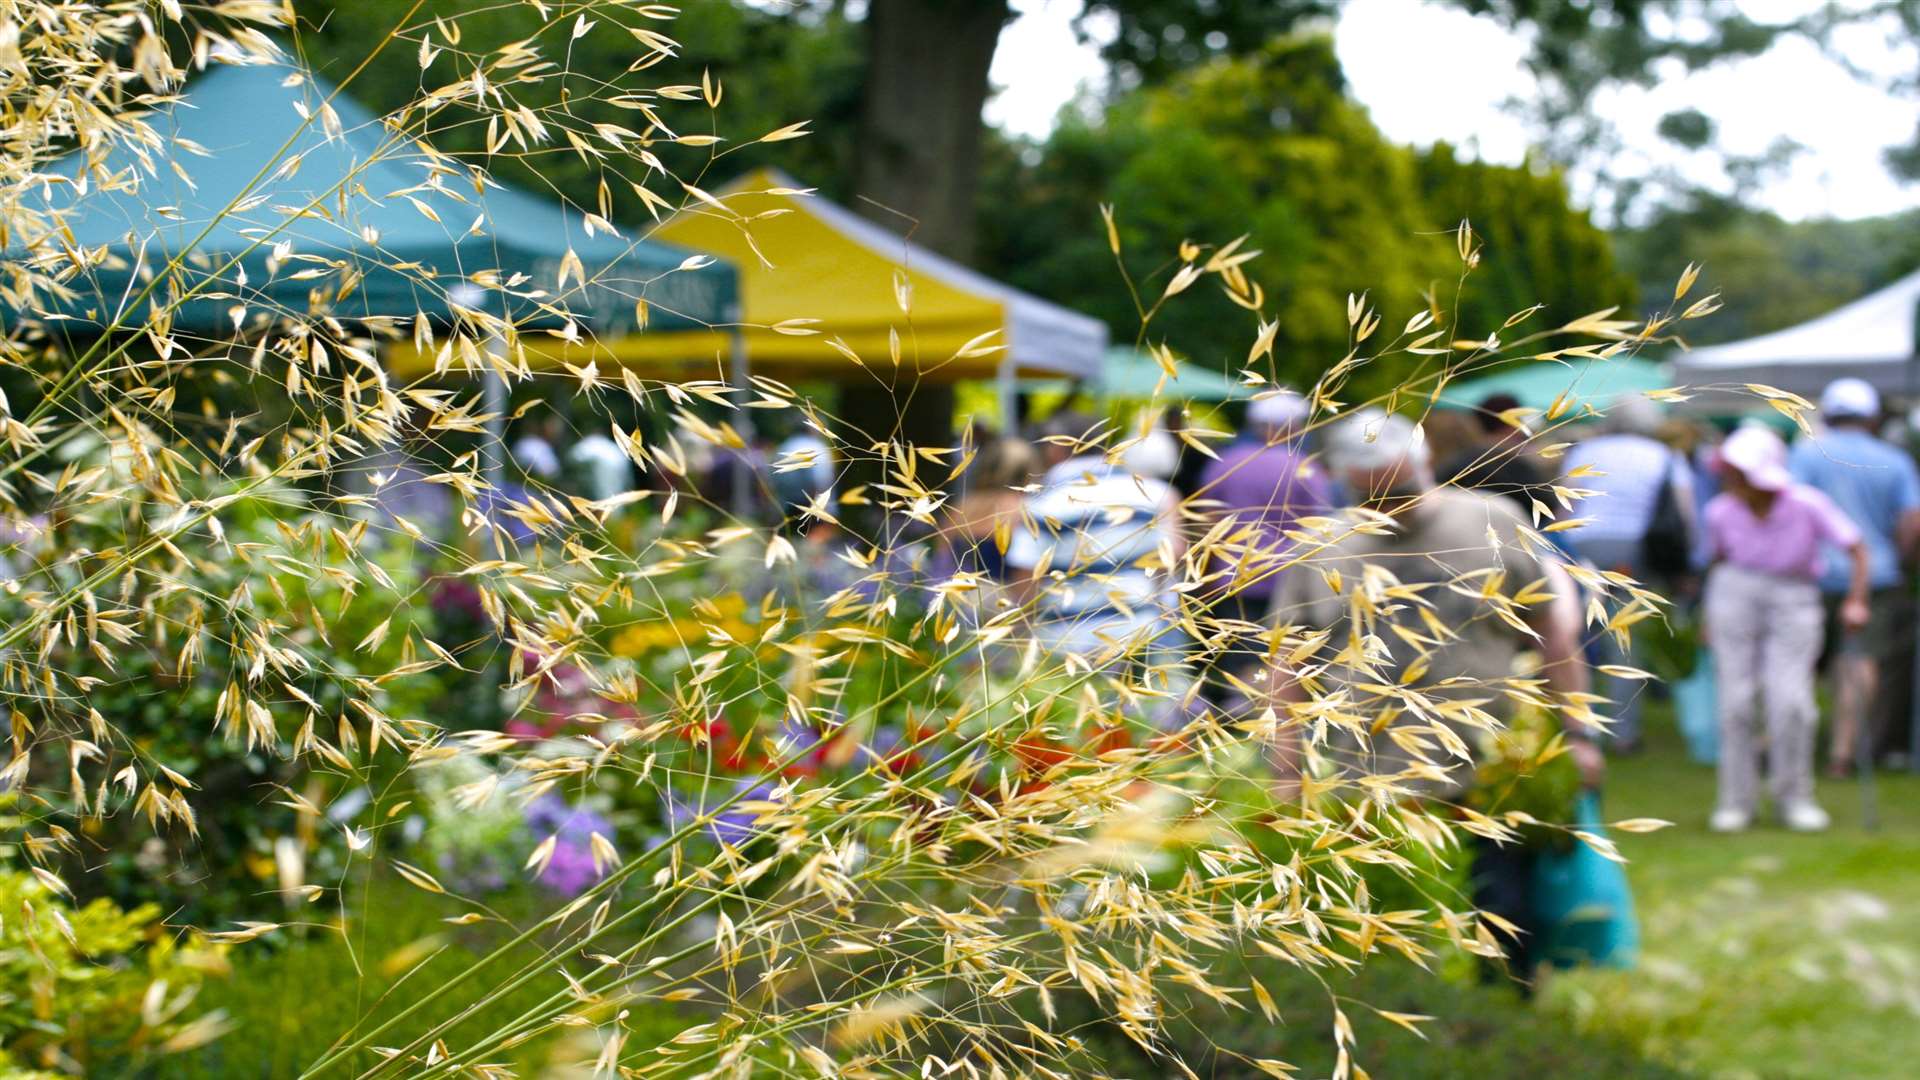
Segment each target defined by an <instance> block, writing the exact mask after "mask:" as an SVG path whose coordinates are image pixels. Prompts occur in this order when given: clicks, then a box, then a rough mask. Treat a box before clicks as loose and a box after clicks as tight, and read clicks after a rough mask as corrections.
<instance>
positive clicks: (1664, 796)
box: [1545, 710, 1920, 1080]
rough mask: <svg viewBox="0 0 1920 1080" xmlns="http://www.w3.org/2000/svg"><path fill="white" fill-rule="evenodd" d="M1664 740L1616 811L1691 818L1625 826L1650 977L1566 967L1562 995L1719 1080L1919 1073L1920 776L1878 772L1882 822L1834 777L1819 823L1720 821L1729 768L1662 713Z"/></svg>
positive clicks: (1600, 1020)
mask: <svg viewBox="0 0 1920 1080" xmlns="http://www.w3.org/2000/svg"><path fill="white" fill-rule="evenodd" d="M1648 719H1649V721H1650V723H1649V727H1650V729H1652V730H1653V731H1654V732H1656V735H1655V737H1654V738H1653V739H1652V740H1651V746H1650V748H1649V749H1648V751H1647V752H1646V753H1644V754H1642V755H1640V756H1638V757H1634V758H1626V759H1620V760H1616V761H1614V762H1613V763H1612V766H1611V772H1610V776H1609V778H1608V784H1607V790H1606V806H1605V811H1606V817H1607V819H1608V820H1610V821H1617V820H1621V819H1625V818H1634V817H1657V818H1664V819H1666V820H1668V821H1672V822H1674V823H1675V824H1674V827H1673V828H1670V829H1666V830H1663V831H1661V832H1658V833H1653V834H1649V835H1637V836H1623V835H1620V834H1617V833H1616V834H1615V835H1614V838H1615V839H1616V840H1617V841H1618V842H1619V843H1620V845H1621V849H1622V851H1623V852H1624V853H1625V854H1626V856H1627V858H1628V859H1629V860H1631V865H1630V866H1629V868H1628V873H1629V876H1630V878H1631V880H1632V882H1633V886H1634V892H1635V898H1636V901H1637V903H1638V905H1639V912H1640V919H1641V935H1642V957H1641V965H1640V968H1639V969H1638V970H1637V971H1633V972H1623V973H1613V972H1604V973H1603V972H1584V973H1578V974H1573V975H1570V976H1564V977H1562V978H1560V979H1558V980H1557V981H1556V983H1555V984H1554V985H1553V986H1552V987H1551V988H1549V989H1548V991H1547V993H1546V995H1545V997H1546V1002H1545V1005H1546V1007H1548V1008H1550V1009H1557V1010H1564V1011H1566V1012H1568V1013H1569V1014H1570V1015H1572V1016H1574V1017H1575V1018H1577V1019H1578V1021H1579V1023H1580V1024H1581V1025H1582V1026H1583V1027H1587V1028H1589V1029H1591V1030H1597V1031H1606V1032H1609V1033H1612V1034H1616V1035H1621V1036H1624V1037H1626V1038H1628V1039H1629V1040H1631V1041H1632V1042H1634V1043H1636V1044H1638V1045H1640V1046H1641V1047H1643V1048H1644V1049H1645V1050H1646V1051H1648V1052H1649V1053H1650V1054H1651V1055H1652V1056H1655V1057H1657V1058H1660V1059H1662V1060H1665V1061H1668V1062H1669V1063H1671V1064H1675V1065H1680V1066H1683V1067H1686V1068H1688V1069H1689V1071H1693V1072H1696V1073H1698V1074H1700V1075H1702V1076H1707V1077H1715V1078H1721V1077H1727V1078H1733V1077H1756V1078H1757V1077H1765V1078H1773V1077H1796V1078H1797V1077H1809V1078H1812V1077H1818V1078H1823V1080H1824V1078H1828V1077H1914V1076H1920V776H1915V775H1914V774H1911V773H1906V772H1901V773H1896V774H1882V775H1880V776H1878V777H1877V778H1876V780H1877V784H1878V794H1879V803H1880V826H1879V828H1878V830H1876V831H1873V832H1868V831H1866V830H1865V829H1863V828H1862V826H1861V821H1862V817H1861V788H1860V784H1859V783H1857V782H1855V781H1840V782H1835V781H1826V780H1823V781H1822V782H1821V784H1820V793H1819V797H1820V801H1821V803H1822V805H1824V806H1825V807H1826V808H1827V810H1828V811H1829V812H1831V813H1832V815H1833V819H1834V827H1833V829H1832V831H1830V832H1828V833H1825V834H1820V835H1800V834H1795V833H1790V832H1787V831H1786V830H1785V829H1783V828H1781V827H1780V826H1779V825H1777V824H1775V823H1774V822H1773V821H1772V820H1771V819H1770V818H1769V819H1765V820H1763V821H1761V822H1760V823H1759V824H1757V825H1756V827H1755V828H1753V829H1752V830H1751V831H1749V832H1746V833H1743V834H1740V835H1737V836H1719V835H1715V834H1713V833H1709V832H1708V831H1707V827H1706V823H1707V814H1708V813H1709V812H1710V811H1711V810H1712V808H1713V795H1714V773H1713V769H1712V768H1711V767H1710V766H1702V765H1695V764H1693V763H1691V762H1689V761H1688V760H1687V758H1686V754H1685V752H1684V750H1683V748H1682V746H1681V744H1680V742H1679V739H1678V737H1677V736H1676V735H1673V734H1672V733H1673V724H1672V721H1671V719H1670V716H1669V715H1667V714H1666V713H1664V712H1663V711H1652V710H1650V715H1649V718H1648Z"/></svg>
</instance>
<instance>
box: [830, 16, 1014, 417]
mask: <svg viewBox="0 0 1920 1080" xmlns="http://www.w3.org/2000/svg"><path fill="white" fill-rule="evenodd" d="M1008 17H1009V10H1008V7H1007V0H872V3H871V5H870V6H869V8H868V11H867V19H866V24H867V85H866V97H865V100H864V101H863V103H862V108H861V123H860V142H859V147H858V151H857V160H858V166H857V175H856V177H855V191H856V193H857V194H858V195H859V196H861V198H859V199H856V200H855V209H856V210H858V211H859V212H860V214H861V215H863V216H865V217H867V218H868V219H870V220H872V221H875V222H877V223H879V224H881V225H882V226H885V227H886V228H888V229H891V230H893V231H895V232H898V233H900V234H902V235H904V236H909V237H911V238H912V240H913V241H914V242H915V243H917V244H921V245H924V246H926V247H929V248H931V249H933V250H934V251H937V252H939V253H940V254H942V255H945V256H948V257H949V258H952V259H956V260H958V261H960V262H967V261H969V260H970V259H971V257H972V255H973V240H974V194H975V191H976V189H977V187H978V181H979V174H980V135H981V123H980V110H981V108H982V107H983V106H984V105H985V104H986V100H987V90H988V82H987V70H988V68H990V67H991V66H992V64H993V50H994V47H995V46H996V45H997V44H998V43H999V41H1000V30H1001V28H1002V27H1003V26H1005V25H1006V22H1007V19H1008ZM905 317H906V316H902V318H903V319H904V318H905ZM903 336H904V335H903ZM876 359H878V358H876ZM922 359H923V360H932V361H939V360H944V359H946V357H923V358H922ZM882 363H884V361H882ZM875 366H876V368H877V369H880V368H881V365H880V364H876V365H875ZM902 366H903V368H906V370H904V371H902V372H899V373H896V377H895V378H894V380H893V385H892V386H891V387H882V386H876V385H874V384H873V383H871V382H867V383H864V384H855V385H853V386H851V387H849V388H848V389H847V391H846V392H845V393H843V394H842V396H841V409H842V412H843V413H844V415H845V417H846V418H847V419H848V420H849V421H850V422H852V423H854V424H857V425H859V426H860V427H861V428H863V429H865V430H866V431H867V433H868V434H870V435H872V436H873V437H875V438H886V437H888V436H894V437H897V438H900V439H904V440H906V441H908V442H912V443H915V444H918V445H921V446H947V445H950V444H951V442H952V437H953V388H952V386H951V385H950V384H933V383H920V382H919V380H918V379H917V378H916V377H915V376H914V374H913V372H912V369H911V367H910V365H907V364H903V365H902ZM882 370H883V369H882Z"/></svg>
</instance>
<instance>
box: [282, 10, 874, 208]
mask: <svg viewBox="0 0 1920 1080" xmlns="http://www.w3.org/2000/svg"><path fill="white" fill-rule="evenodd" d="M296 7H297V10H298V11H299V13H300V16H301V26H302V28H303V29H302V32H301V33H300V35H299V38H298V44H299V46H300V47H301V49H302V50H303V51H304V52H305V54H306V59H307V62H308V63H309V64H311V65H312V66H313V68H314V70H316V71H317V72H318V73H319V74H321V75H323V76H326V77H330V78H333V79H336V80H338V79H341V78H344V77H345V75H346V74H347V73H348V72H350V71H352V70H353V69H354V68H355V66H357V65H358V64H359V62H360V61H361V60H363V59H365V57H366V55H367V43H368V42H370V41H375V40H378V39H380V38H381V37H384V36H385V35H387V34H389V33H392V32H394V31H395V30H396V29H402V28H404V29H405V30H407V31H408V41H407V42H403V43H400V44H399V45H397V46H396V47H393V48H389V49H388V50H387V51H386V52H385V53H383V54H382V55H381V57H380V58H379V60H378V61H377V62H375V63H373V64H370V65H368V67H367V69H366V70H365V71H363V72H362V73H361V74H360V75H358V76H357V77H356V78H355V79H354V82H353V93H354V95H355V96H356V97H358V98H360V99H362V100H364V101H365V102H366V103H367V104H368V105H370V106H373V107H374V108H377V109H380V110H387V109H393V108H398V107H399V106H401V105H404V104H406V103H407V102H410V101H413V100H415V99H416V98H418V97H419V96H420V95H421V94H422V93H423V92H425V91H428V90H432V89H434V88H436V87H439V86H441V85H442V84H444V83H446V82H448V81H449V80H451V79H453V78H455V77H456V76H455V75H454V74H453V72H454V70H455V69H454V68H453V67H451V66H448V61H447V60H445V59H439V60H437V61H436V62H435V63H434V64H432V65H430V66H428V67H427V68H426V69H424V70H423V69H422V68H421V66H420V64H419V60H418V53H417V52H416V50H415V49H414V48H413V47H412V46H411V42H412V41H415V40H418V39H419V37H420V35H421V33H422V31H423V30H424V31H425V32H426V33H427V34H429V35H432V39H433V41H434V44H435V45H437V46H442V47H445V48H447V49H450V50H452V51H454V52H456V53H467V54H473V55H479V54H482V53H484V52H486V51H487V50H490V49H495V48H498V47H499V46H501V45H503V44H506V43H508V42H512V41H517V40H521V39H524V38H526V37H527V36H529V35H531V34H533V33H535V32H536V31H537V30H538V28H539V27H540V26H541V25H542V23H543V21H544V20H542V18H541V17H540V15H539V13H538V12H537V11H536V10H535V9H534V8H533V7H531V6H528V5H524V4H502V5H497V6H494V7H489V8H483V9H477V10H476V9H474V7H473V5H472V4H471V3H468V2H467V0H428V2H427V3H425V4H423V5H422V7H421V10H420V12H419V13H417V14H415V15H414V16H413V17H412V18H411V19H409V20H408V21H406V22H404V23H402V22H401V21H400V20H401V15H402V13H401V12H400V11H398V10H396V9H395V8H394V7H392V6H389V5H383V4H366V3H355V2H351V0H299V3H298V4H297V5H296ZM443 16H444V17H445V25H447V26H449V27H456V28H457V32H458V41H457V42H449V41H447V40H446V37H445V35H444V34H443V33H442V32H440V31H438V30H437V29H435V28H434V27H435V19H436V18H438V17H443ZM456 16H457V18H455V17H456ZM575 25H576V27H577V26H579V25H581V24H575ZM585 26H586V28H585V29H584V31H583V32H580V33H579V34H578V36H576V37H574V38H572V39H571V40H570V41H566V42H564V43H561V42H551V41H548V42H543V43H542V44H543V46H544V48H545V49H546V50H547V51H548V52H550V53H555V54H558V55H560V56H564V57H565V59H564V63H565V64H566V65H567V66H568V67H569V68H570V69H571V70H573V71H576V72H584V73H601V74H602V76H603V77H608V78H611V77H612V76H613V75H615V74H618V73H620V72H623V71H625V70H626V69H627V67H628V66H629V65H630V64H632V63H633V62H634V58H635V57H636V56H637V55H639V54H640V50H639V49H637V48H636V44H635V40H634V38H633V37H632V36H631V35H630V34H629V33H628V32H627V31H626V30H625V29H623V28H622V27H620V26H617V25H614V24H612V22H611V21H610V20H608V19H606V18H604V17H602V18H600V19H592V18H587V20H586V23H585ZM671 29H672V34H673V37H674V39H675V40H676V41H678V42H679V43H680V45H681V48H682V50H683V53H684V55H686V56H687V57H690V58H692V60H693V61H694V62H696V63H698V64H699V65H701V66H703V67H705V68H707V69H708V70H709V71H711V73H712V75H713V77H714V79H715V80H716V81H717V89H718V97H719V99H720V104H719V107H718V108H717V109H715V110H713V111H712V112H711V113H709V111H708V109H707V108H706V106H705V104H704V103H695V104H692V105H688V106H686V107H684V108H682V109H679V110H676V109H675V108H674V106H675V104H676V103H674V102H671V101H661V102H655V103H653V104H654V106H655V108H656V110H657V112H658V114H659V115H660V116H661V118H662V119H664V120H665V121H666V122H667V123H668V124H670V125H672V126H673V127H674V129H675V131H676V133H678V134H681V135H703V134H707V135H718V136H720V137H721V138H722V140H723V141H722V142H720V143H718V144H717V145H715V146H711V147H699V146H694V147H689V146H678V145H674V144H673V143H672V142H670V141H667V140H663V139H660V136H661V135H662V133H661V132H659V131H651V132H649V134H651V135H652V136H653V137H655V138H656V140H657V141H656V142H655V143H654V145H653V146H652V147H651V148H650V149H651V150H652V152H653V153H654V154H655V155H656V156H658V157H659V158H660V159H661V160H662V161H663V162H665V163H666V164H667V166H668V167H669V168H670V169H671V170H672V171H673V173H674V175H676V176H681V177H699V178H701V179H703V180H704V181H706V182H709V183H713V184H718V183H719V182H721V181H724V180H727V179H731V178H732V177H734V176H735V175H737V174H739V173H741V172H744V171H746V170H747V169H750V168H752V167H754V166H756V165H761V164H767V163H776V164H779V165H780V166H781V167H782V168H785V169H787V170H788V171H789V172H792V173H795V174H796V175H798V176H799V177H800V178H801V179H803V180H805V181H806V182H808V183H810V184H818V185H821V186H822V187H823V188H824V189H825V191H826V193H827V194H828V195H829V196H830V197H835V198H840V199H846V198H849V197H851V195H852V193H853V188H854V184H853V177H854V175H855V168H854V163H855V160H856V143H857V135H856V121H857V119H858V114H859V110H860V107H861V92H862V91H861V86H862V81H863V78H864V72H865V69H866V62H865V58H864V53H863V42H862V41H861V37H860V32H859V26H858V24H856V23H853V22H851V21H849V20H848V19H847V18H846V17H845V15H844V14H842V13H841V12H839V11H838V10H835V9H830V8H824V7H823V8H822V9H820V10H814V9H810V8H804V7H802V8H798V9H794V8H777V9H774V8H762V7H758V6H754V5H749V4H740V3H710V4H693V5H688V6H687V7H686V8H685V10H683V11H681V13H680V14H679V15H678V16H677V17H676V18H675V19H674V20H673V22H672V24H671ZM689 66H691V65H689ZM563 85H565V83H564V81H563V80H558V79H555V80H549V81H547V82H542V83H536V84H532V85H530V86H523V87H520V88H517V89H516V94H517V96H518V97H519V98H520V99H521V100H524V101H525V102H526V103H527V104H528V105H529V106H530V107H534V108H556V109H558V108H565V109H567V110H569V111H570V112H572V113H573V114H575V115H576V116H578V117H579V118H580V119H582V120H585V121H588V122H592V123H606V124H616V125H619V126H621V127H624V128H628V129H630V130H635V131H640V130H644V129H647V128H648V123H647V120H646V118H645V116H644V115H643V114H641V113H640V112H638V111H637V110H633V109H624V108H621V107H619V106H617V105H614V104H612V103H610V102H609V100H608V97H609V95H599V96H595V97H594V98H592V99H590V100H585V101H579V100H566V99H565V96H564V94H563V91H562V89H561V88H562V86H563ZM465 115H466V116H467V117H468V118H469V119H470V120H471V121H472V122H469V123H466V124H464V125H456V124H453V123H442V122H436V124H435V127H436V134H435V138H434V143H435V145H436V146H438V147H439V148H440V149H442V150H446V151H449V152H454V153H460V154H464V155H471V156H473V158H474V159H475V160H479V159H480V158H481V157H482V156H484V152H485V149H486V139H487V128H486V124H485V122H484V120H483V119H482V118H481V115H480V114H478V113H473V112H471V111H470V112H468V113H467V114H465ZM800 121H807V122H808V130H809V132H811V135H810V137H808V138H804V139H795V140H789V141H781V142H775V143H770V144H756V143H754V141H753V140H756V139H758V138H759V137H760V136H762V135H765V134H767V133H768V132H771V131H774V130H776V129H779V128H782V127H785V126H787V125H789V124H793V123H797V122H800ZM681 125H691V126H687V127H682V126H681ZM515 149H516V150H517V147H516V148H515ZM709 159H711V163H710V164H706V165H704V166H703V162H707V161H708V160H709ZM615 164H619V163H615ZM488 165H489V168H491V169H492V170H493V171H494V172H495V173H496V174H497V175H499V176H500V177H501V178H502V179H506V180H511V181H515V182H518V183H521V184H524V185H526V186H528V187H529V188H532V189H534V190H538V191H542V192H547V193H551V194H557V195H559V196H561V197H564V198H566V199H567V200H569V201H571V202H573V203H575V204H576V205H580V206H584V207H589V208H592V207H596V206H597V205H598V203H599V200H600V198H601V193H600V185H601V180H602V178H603V175H604V171H605V169H606V167H607V163H606V162H604V161H591V162H590V161H588V160H587V159H586V158H585V157H583V156H582V155H581V154H580V153H578V152H576V151H575V150H574V149H573V148H572V147H570V146H569V145H567V144H566V143H565V142H559V141H555V142H549V143H548V144H547V145H545V146H541V147H536V148H535V149H534V150H533V152H530V153H511V154H500V155H496V156H494V157H493V158H492V159H491V160H490V161H489V162H488ZM626 179H627V180H629V181H631V182H636V183H645V184H649V185H650V186H653V187H655V188H656V194H659V195H660V196H661V197H663V198H665V199H668V200H671V201H674V202H678V201H679V200H680V199H681V198H682V193H681V192H680V191H679V190H678V186H677V185H667V186H660V182H659V177H658V175H657V174H651V175H649V174H646V173H642V172H638V171H633V172H630V174H629V175H627V176H626ZM607 196H608V197H609V198H610V199H611V200H612V206H613V211H614V212H613V213H612V214H610V215H608V217H609V218H610V219H611V220H613V221H615V222H616V223H623V224H628V225H634V224H641V223H644V222H646V221H648V220H649V219H650V214H649V211H648V210H647V209H646V207H645V205H644V204H643V202H642V200H641V199H640V197H639V196H637V195H636V194H634V192H633V191H632V190H631V188H621V187H618V186H612V185H610V186H609V189H608V192H607Z"/></svg>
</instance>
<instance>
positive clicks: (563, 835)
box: [527, 791, 613, 896]
mask: <svg viewBox="0 0 1920 1080" xmlns="http://www.w3.org/2000/svg"><path fill="white" fill-rule="evenodd" d="M527 827H528V828H529V829H531V830H532V831H533V834H534V836H535V837H536V838H538V839H540V840H545V839H546V838H547V837H549V836H551V837H553V838H554V843H553V857H552V858H550V859H548V860H547V865H546V866H545V867H544V868H542V869H541V871H540V877H539V881H540V883H541V884H542V885H545V886H546V887H547V888H549V889H552V890H553V891H555V892H557V893H560V894H562V895H565V896H578V895H579V894H580V893H582V892H585V891H586V889H587V887H588V886H590V885H592V884H593V883H594V882H595V881H598V880H599V879H600V870H599V868H598V867H596V866H594V864H593V840H592V838H593V834H594V833H599V834H600V835H601V836H603V837H608V838H611V837H612V836H613V825H612V824H611V823H610V822H608V821H607V819H606V818H604V817H601V816H600V815H599V814H596V813H594V812H593V811H591V810H587V809H585V808H583V807H578V806H573V805H571V804H569V803H568V802H567V801H566V800H565V799H563V798H561V797H560V796H559V795H557V794H555V793H553V792H551V791H549V792H547V793H546V794H545V795H542V796H540V797H539V798H537V799H535V800H533V801H532V802H530V803H528V804H527Z"/></svg>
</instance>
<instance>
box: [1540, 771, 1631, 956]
mask: <svg viewBox="0 0 1920 1080" xmlns="http://www.w3.org/2000/svg"><path fill="white" fill-rule="evenodd" d="M1573 825H1574V827H1575V828H1578V829H1580V830H1582V831H1584V832H1590V833H1600V832H1601V831H1602V830H1603V828H1604V826H1603V825H1602V824H1601V821H1600V798H1599V796H1598V795H1596V794H1594V793H1593V792H1591V791H1586V792H1582V793H1581V794H1580V797H1579V798H1578V799H1577V800H1576V801H1575V802H1574V821H1573ZM1533 903H1534V926H1536V927H1537V928H1538V931H1539V934H1540V944H1539V949H1538V955H1539V957H1540V960H1541V962H1542V963H1543V964H1552V965H1554V966H1555V967H1575V966H1577V965H1581V964H1598V965H1602V966H1605V967H1619V968H1625V967H1632V966H1633V963H1634V959H1635V956H1636V954H1637V953H1638V952H1639V949H1640V923H1639V920H1638V919H1636V918H1635V917H1634V913H1633V889H1632V887H1631V886H1630V885H1629V884H1628V883H1627V871H1626V868H1625V867H1623V866H1621V865H1620V864H1619V863H1617V862H1614V861H1613V860H1611V859H1608V858H1607V857H1605V856H1603V855H1601V854H1600V853H1598V852H1596V851H1594V850H1593V849H1592V848H1590V847H1588V846H1587V845H1586V844H1584V843H1581V842H1579V841H1577V840H1576V841H1574V843H1573V845H1572V847H1570V848H1568V849H1566V850H1564V851H1562V850H1548V851H1544V852H1542V853H1541V854H1540V857H1539V858H1538V859H1536V860H1535V861H1534V868H1533Z"/></svg>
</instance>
